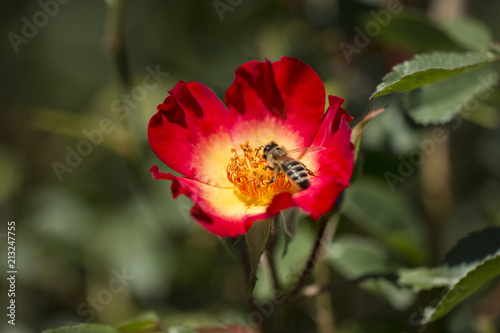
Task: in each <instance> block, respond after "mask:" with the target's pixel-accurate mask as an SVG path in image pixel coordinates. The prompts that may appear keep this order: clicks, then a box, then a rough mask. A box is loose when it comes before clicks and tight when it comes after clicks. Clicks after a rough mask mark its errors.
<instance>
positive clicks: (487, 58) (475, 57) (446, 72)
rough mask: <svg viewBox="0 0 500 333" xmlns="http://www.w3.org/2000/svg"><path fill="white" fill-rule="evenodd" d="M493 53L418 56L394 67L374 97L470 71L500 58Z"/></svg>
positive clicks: (451, 53)
mask: <svg viewBox="0 0 500 333" xmlns="http://www.w3.org/2000/svg"><path fill="white" fill-rule="evenodd" d="M498 60H499V59H498V57H495V56H494V55H493V53H482V52H474V53H454V52H434V53H426V54H420V55H417V56H415V57H414V58H413V59H411V60H408V61H405V62H403V63H401V64H398V65H396V66H394V67H393V69H392V71H391V72H390V73H389V74H387V75H386V76H385V77H384V78H383V79H382V83H380V84H379V85H378V86H377V89H376V90H375V92H374V93H373V94H372V96H371V97H370V99H371V98H375V97H378V96H383V95H387V94H391V93H395V92H404V91H409V90H413V89H417V88H420V87H423V86H425V85H427V84H431V83H435V82H439V81H442V80H445V79H449V78H452V77H454V76H457V75H459V74H463V73H467V72H469V71H471V70H473V69H475V68H479V67H481V66H484V65H487V64H489V63H491V62H494V61H498Z"/></svg>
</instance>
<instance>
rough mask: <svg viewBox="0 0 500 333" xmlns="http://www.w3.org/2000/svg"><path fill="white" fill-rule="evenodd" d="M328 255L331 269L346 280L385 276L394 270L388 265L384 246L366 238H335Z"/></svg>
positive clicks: (354, 236) (344, 236)
mask: <svg viewBox="0 0 500 333" xmlns="http://www.w3.org/2000/svg"><path fill="white" fill-rule="evenodd" d="M328 253H329V256H328V259H329V261H330V264H331V265H332V267H333V268H334V269H335V270H336V271H337V272H339V273H340V274H341V275H342V276H344V277H345V278H346V279H348V280H352V279H356V278H359V277H361V276H363V275H369V274H387V273H390V272H392V271H393V268H394V267H393V266H392V265H390V264H389V262H390V261H389V260H388V258H389V255H388V251H387V250H386V249H385V248H384V246H383V245H382V244H380V243H378V242H377V241H375V240H373V239H370V238H368V237H363V236H357V235H342V236H339V237H336V238H335V239H334V241H333V243H332V244H331V245H330V249H329V252H328Z"/></svg>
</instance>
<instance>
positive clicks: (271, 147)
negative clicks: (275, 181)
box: [262, 141, 278, 160]
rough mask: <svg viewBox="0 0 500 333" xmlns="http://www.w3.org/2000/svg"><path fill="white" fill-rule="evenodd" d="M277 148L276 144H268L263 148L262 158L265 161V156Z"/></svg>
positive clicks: (272, 142)
mask: <svg viewBox="0 0 500 333" xmlns="http://www.w3.org/2000/svg"><path fill="white" fill-rule="evenodd" d="M276 147H278V144H277V143H276V142H274V141H271V142H269V143H268V144H267V145H266V146H265V147H264V153H263V154H262V156H263V157H264V158H265V159H266V160H267V154H268V153H269V152H270V151H271V150H272V149H273V148H276Z"/></svg>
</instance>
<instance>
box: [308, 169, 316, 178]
mask: <svg viewBox="0 0 500 333" xmlns="http://www.w3.org/2000/svg"><path fill="white" fill-rule="evenodd" d="M306 171H307V173H308V174H309V176H316V175H315V174H314V172H312V171H311V170H309V169H308V168H306Z"/></svg>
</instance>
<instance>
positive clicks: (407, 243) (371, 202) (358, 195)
mask: <svg viewBox="0 0 500 333" xmlns="http://www.w3.org/2000/svg"><path fill="white" fill-rule="evenodd" d="M343 213H344V214H345V215H346V216H347V217H348V218H349V219H350V220H352V221H353V222H354V223H356V224H357V225H358V226H359V227H361V228H362V229H364V230H365V231H367V232H368V233H370V234H371V235H373V236H375V237H377V238H379V239H380V240H381V241H382V242H384V243H385V244H387V245H388V246H390V247H391V248H393V249H395V250H396V251H397V252H398V253H399V254H400V255H402V256H403V257H404V258H406V259H407V260H408V261H409V262H411V263H413V264H421V263H422V262H423V261H424V258H425V256H426V253H425V251H423V249H424V248H425V244H424V241H423V231H422V228H421V223H420V222H419V220H418V219H417V218H416V213H415V211H414V209H413V208H412V207H411V206H410V204H409V203H408V202H407V201H406V200H405V199H404V197H403V196H401V195H399V194H397V193H394V192H391V191H390V190H389V188H388V186H387V184H384V183H383V182H381V181H379V180H375V179H370V178H364V179H363V178H362V179H360V180H359V181H358V182H357V183H356V184H355V185H354V186H351V187H350V188H349V189H347V190H346V198H345V202H344V207H343Z"/></svg>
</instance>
